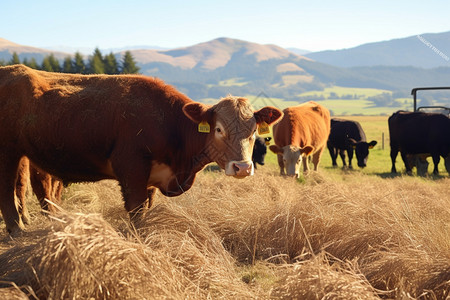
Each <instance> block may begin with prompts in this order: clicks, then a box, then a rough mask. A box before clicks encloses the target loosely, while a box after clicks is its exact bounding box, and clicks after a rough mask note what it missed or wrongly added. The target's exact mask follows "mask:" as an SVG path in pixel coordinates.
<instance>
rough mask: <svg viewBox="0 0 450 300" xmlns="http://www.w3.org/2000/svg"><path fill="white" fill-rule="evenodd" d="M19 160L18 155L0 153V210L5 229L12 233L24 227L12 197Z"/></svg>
mask: <svg viewBox="0 0 450 300" xmlns="http://www.w3.org/2000/svg"><path fill="white" fill-rule="evenodd" d="M19 161H20V157H11V155H7V154H4V153H0V178H1V180H0V210H1V212H2V215H3V220H4V221H5V225H6V230H7V231H8V232H9V233H11V234H13V235H14V234H17V233H19V232H21V231H22V230H23V229H24V228H25V227H24V225H23V221H22V218H21V216H20V215H19V212H18V210H17V207H16V203H15V197H14V196H15V184H16V179H17V170H18V166H19Z"/></svg>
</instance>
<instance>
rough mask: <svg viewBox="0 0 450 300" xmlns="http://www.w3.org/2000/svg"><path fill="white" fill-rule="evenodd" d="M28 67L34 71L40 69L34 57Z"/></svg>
mask: <svg viewBox="0 0 450 300" xmlns="http://www.w3.org/2000/svg"><path fill="white" fill-rule="evenodd" d="M28 66H29V67H30V68H32V69H35V70H38V69H39V65H38V63H37V62H36V59H35V58H34V57H32V58H31V59H30V61H29V62H28Z"/></svg>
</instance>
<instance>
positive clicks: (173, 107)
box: [0, 65, 191, 182]
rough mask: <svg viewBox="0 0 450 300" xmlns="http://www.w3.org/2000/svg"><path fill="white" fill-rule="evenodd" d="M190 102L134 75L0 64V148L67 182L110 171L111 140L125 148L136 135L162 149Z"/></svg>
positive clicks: (157, 150)
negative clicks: (63, 71)
mask: <svg viewBox="0 0 450 300" xmlns="http://www.w3.org/2000/svg"><path fill="white" fill-rule="evenodd" d="M172 99H173V100H172ZM189 101H191V100H189V99H188V98H187V97H186V96H184V95H182V94H181V93H179V92H177V91H176V90H175V89H174V88H173V87H171V86H169V85H165V84H164V83H163V82H162V81H161V80H158V79H154V78H149V77H144V76H140V75H117V76H108V75H89V76H88V75H78V74H61V73H52V72H43V71H36V70H32V69H30V68H28V67H25V66H22V65H15V66H11V67H4V68H0V110H1V111H2V118H0V137H1V138H2V142H3V144H4V146H5V147H8V146H9V147H10V148H11V149H14V151H16V152H17V155H19V156H22V155H25V156H28V157H29V158H30V159H31V160H32V161H33V162H35V163H36V165H37V166H39V167H40V168H41V169H44V170H47V171H48V172H49V173H51V174H54V175H56V176H58V177H60V178H62V179H64V180H65V181H67V182H70V181H91V180H100V179H104V178H113V177H114V176H115V175H114V174H113V173H112V171H111V166H110V163H109V161H108V158H109V156H110V154H111V151H112V149H113V148H114V147H116V146H117V141H118V140H120V141H122V142H123V144H124V145H125V146H124V147H126V145H127V144H129V145H135V146H136V145H137V144H136V143H137V142H139V143H141V144H142V145H141V144H139V145H140V147H142V148H144V149H146V148H147V147H151V148H152V151H151V152H152V153H153V154H155V155H160V154H161V156H163V155H164V153H166V152H167V149H168V148H169V147H170V146H172V145H169V143H170V142H172V139H167V138H165V137H167V136H172V135H173V134H172V133H171V132H176V128H179V127H182V126H180V125H179V124H181V122H185V123H189V124H190V121H189V120H188V119H187V117H186V116H185V115H184V114H183V113H182V106H183V105H184V104H185V103H187V102H189ZM167 120H176V121H173V122H168V121H167ZM153 129H157V130H153ZM127 140H129V141H130V142H129V143H127ZM147 141H149V142H147ZM6 143H9V144H6ZM145 143H146V144H145ZM136 147H137V146H136ZM130 151H131V150H130ZM61 166H64V168H62V167H61ZM85 174H86V177H85Z"/></svg>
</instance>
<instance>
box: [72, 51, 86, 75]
mask: <svg viewBox="0 0 450 300" xmlns="http://www.w3.org/2000/svg"><path fill="white" fill-rule="evenodd" d="M72 70H73V72H74V73H78V74H85V73H86V65H85V64H84V60H83V55H81V53H80V52H78V51H77V52H75V57H74V59H73V62H72Z"/></svg>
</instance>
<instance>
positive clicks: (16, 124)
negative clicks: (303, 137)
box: [0, 65, 282, 232]
mask: <svg viewBox="0 0 450 300" xmlns="http://www.w3.org/2000/svg"><path fill="white" fill-rule="evenodd" d="M0 113H1V116H2V117H1V118H0V138H1V140H2V148H0V177H1V178H2V179H3V180H2V181H1V182H0V208H1V211H2V214H3V217H4V219H5V223H6V227H7V229H8V231H10V232H13V231H20V229H21V228H22V227H23V225H22V220H21V219H20V217H19V215H18V213H17V210H16V207H15V206H14V201H13V200H14V184H15V174H16V173H17V168H18V164H19V161H20V159H21V157H23V156H27V157H29V159H30V160H31V161H33V163H34V164H36V166H37V167H39V168H40V169H41V170H44V171H46V172H48V173H50V174H53V175H55V176H56V177H58V178H60V179H61V180H62V181H63V182H64V183H69V182H80V181H97V180H101V179H117V180H118V181H119V184H120V186H121V188H122V194H123V197H124V201H125V208H126V209H127V211H129V212H130V213H131V216H132V217H133V216H134V215H135V214H136V212H137V211H138V210H139V209H141V208H142V207H143V206H145V205H144V203H145V202H146V200H147V199H148V196H149V195H153V194H154V188H158V189H159V190H160V191H161V192H162V193H163V194H164V195H167V196H177V195H179V194H181V193H183V192H184V191H186V190H188V189H189V188H190V187H191V185H192V183H193V182H194V179H195V174H196V173H197V172H198V171H200V170H201V169H202V168H203V167H204V166H205V165H206V164H207V163H210V162H213V161H215V162H217V163H218V164H219V166H220V167H221V168H224V169H225V172H226V174H227V175H232V176H236V177H243V176H247V175H252V174H253V163H252V161H251V153H252V150H253V144H254V138H255V134H254V132H255V130H256V127H257V124H259V123H261V122H263V121H265V122H266V123H268V124H271V123H274V122H276V121H278V119H279V118H281V116H282V112H281V111H279V110H278V109H276V108H273V107H265V108H262V109H260V110H258V111H256V112H255V111H253V109H252V108H251V106H250V104H249V102H248V101H247V100H246V99H244V98H237V97H231V96H230V97H227V98H225V99H222V100H221V101H220V102H219V103H218V104H216V105H213V106H209V105H204V104H201V103H198V102H194V101H192V100H190V99H189V98H188V97H186V96H185V95H183V94H181V93H180V92H178V91H177V90H176V89H175V88H173V87H172V86H169V85H166V84H165V83H164V82H163V81H161V80H158V79H155V78H150V77H146V76H141V75H116V76H109V75H75V74H60V73H50V72H43V71H36V70H32V69H30V68H28V67H25V66H22V65H14V66H8V67H2V68H0ZM203 121H204V122H207V123H208V124H209V126H210V132H208V133H203V132H199V130H198V127H199V122H203ZM150 200H151V199H150Z"/></svg>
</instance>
